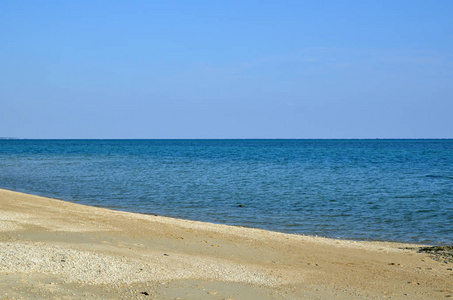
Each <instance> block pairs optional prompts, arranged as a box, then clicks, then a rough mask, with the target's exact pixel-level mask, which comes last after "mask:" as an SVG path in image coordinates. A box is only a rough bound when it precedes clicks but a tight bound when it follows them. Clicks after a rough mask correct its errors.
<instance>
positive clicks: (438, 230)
mask: <svg viewBox="0 0 453 300" xmlns="http://www.w3.org/2000/svg"><path fill="white" fill-rule="evenodd" d="M0 188H4V189H9V190H15V191H20V192H25V193H29V194H35V195H41V196H46V197H52V198H57V199H63V200H67V201H71V202H77V203H81V204H87V205H92V206H99V207H107V208H112V209H116V210H122V211H130V212H137V213H143V214H153V215H163V216H169V217H176V218H182V219H190V220H198V221H206V222H212V223H219V224H229V225H236V226H245V227H254V228H262V229H266V230H273V231H279V232H285V233H292V234H305V235H316V236H324V237H331V238H339V239H351V240H372V241H376V240H381V241H382V240H384V241H398V242H410V243H423V244H432V245H434V244H436V245H437V244H441V245H446V244H453V140H452V139H438V140H437V139H426V140H425V139H420V140H407V139H402V140H397V139H392V140H384V139H376V140H375V139H373V140H371V139H370V140H279V139H276V140H247V139H244V140H0ZM0 209H1V208H0Z"/></svg>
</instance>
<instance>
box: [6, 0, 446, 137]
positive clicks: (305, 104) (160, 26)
mask: <svg viewBox="0 0 453 300" xmlns="http://www.w3.org/2000/svg"><path fill="white" fill-rule="evenodd" d="M451 16H453V1H449V0H447V1H416V0H411V1H403V0H400V1H398V0H396V1H395V0H394V1H383V0H379V1H366V0H361V1H247V0H243V1H133V0H132V1H8V0H5V1H1V3H0V45H1V47H0V70H1V72H0V136H6V137H19V138H453V18H452V17H451Z"/></svg>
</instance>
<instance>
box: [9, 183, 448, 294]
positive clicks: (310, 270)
mask: <svg viewBox="0 0 453 300" xmlns="http://www.w3.org/2000/svg"><path fill="white" fill-rule="evenodd" d="M0 207H1V209H0V299H30V298H33V299H212V300H217V299H384V298H389V299H445V298H448V297H453V270H452V268H453V264H452V263H449V262H446V261H442V260H441V261H437V260H434V259H432V258H431V257H430V256H429V255H428V254H425V253H418V252H417V250H418V247H420V246H421V245H411V244H400V243H390V242H356V241H345V240H334V239H327V238H321V237H312V236H301V235H289V234H283V233H277V232H270V231H264V230H259V229H250V228H243V227H233V226H226V225H218V224H210V223H202V222H195V221H187V220H179V219H172V218H167V217H162V216H154V215H142V214H134V213H127V212H120V211H113V210H109V209H104V208H98V207H90V206H84V205H80V204H76V203H70V202H65V201H60V200H55V199H49V198H44V197H38V196H33V195H27V194H22V193H17V192H13V191H8V190H0Z"/></svg>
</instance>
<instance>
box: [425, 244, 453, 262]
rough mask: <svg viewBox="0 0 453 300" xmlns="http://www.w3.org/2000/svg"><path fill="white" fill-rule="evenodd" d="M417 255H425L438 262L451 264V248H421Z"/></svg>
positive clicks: (452, 247) (452, 254)
mask: <svg viewBox="0 0 453 300" xmlns="http://www.w3.org/2000/svg"><path fill="white" fill-rule="evenodd" d="M418 253H427V254H429V255H430V256H431V257H432V259H434V260H437V261H440V262H446V263H453V246H432V247H421V248H419V249H418Z"/></svg>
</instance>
